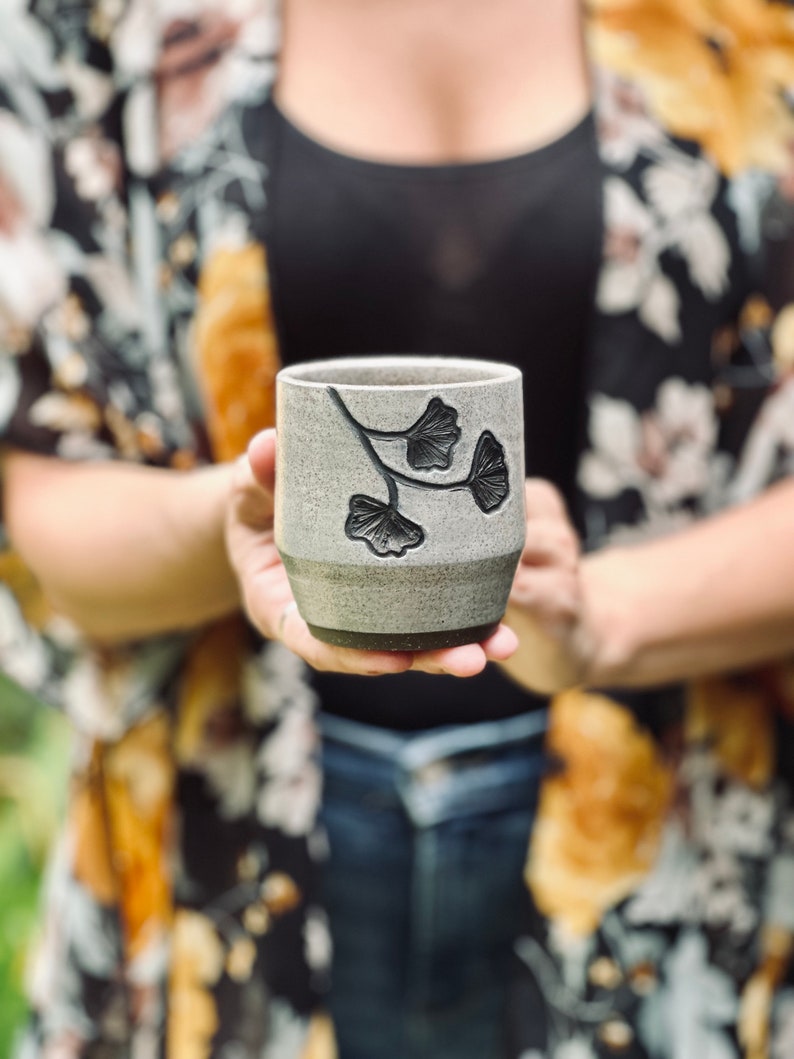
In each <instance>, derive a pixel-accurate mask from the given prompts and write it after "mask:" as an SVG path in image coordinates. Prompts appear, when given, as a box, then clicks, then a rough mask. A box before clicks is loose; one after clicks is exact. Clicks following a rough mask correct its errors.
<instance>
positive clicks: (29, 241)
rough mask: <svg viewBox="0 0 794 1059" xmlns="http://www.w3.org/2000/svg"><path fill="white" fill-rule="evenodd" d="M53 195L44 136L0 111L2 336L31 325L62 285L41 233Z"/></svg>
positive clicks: (57, 296) (52, 256)
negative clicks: (14, 329) (7, 332)
mask: <svg viewBox="0 0 794 1059" xmlns="http://www.w3.org/2000/svg"><path fill="white" fill-rule="evenodd" d="M53 196H54V189H53V182H52V173H51V169H50V166H49V152H48V148H47V144H46V143H45V141H44V138H43V137H42V136H40V135H38V134H37V133H36V132H35V131H33V130H31V129H28V128H25V127H24V126H23V125H22V124H21V123H20V122H18V121H17V120H16V119H15V118H14V117H12V116H11V115H10V114H9V113H7V112H0V338H2V337H3V336H4V332H6V331H7V330H8V331H11V330H12V329H13V328H17V329H18V328H22V329H29V328H31V327H33V325H34V324H35V323H37V322H38V320H39V318H40V317H41V315H42V313H43V312H44V311H45V310H46V309H47V308H49V306H50V305H52V304H54V303H55V302H56V301H57V300H58V299H59V298H60V297H61V296H62V294H63V293H64V291H65V279H64V276H63V273H62V272H61V269H60V267H59V266H58V264H57V263H56V261H55V258H54V255H53V254H52V252H51V250H50V248H49V247H48V246H47V243H46V241H45V239H44V237H43V236H42V235H41V234H40V229H42V228H44V227H45V226H46V224H47V223H48V221H49V219H50V215H51V213H52V209H53V201H54V198H53ZM10 344H11V347H12V348H14V346H15V344H16V343H15V342H14V341H13V340H12V339H10Z"/></svg>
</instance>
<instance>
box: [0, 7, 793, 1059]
mask: <svg viewBox="0 0 794 1059" xmlns="http://www.w3.org/2000/svg"><path fill="white" fill-rule="evenodd" d="M591 8H592V9H591V10H590V11H589V12H588V47H589V53H590V58H591V62H592V69H593V90H594V97H595V98H594V106H595V109H596V117H597V125H598V133H599V141H600V152H601V163H602V173H603V223H604V251H603V260H602V264H601V270H600V275H599V280H598V284H597V290H596V292H595V299H594V305H593V312H592V318H591V327H590V341H589V346H588V351H587V393H586V405H585V411H584V416H585V426H584V430H583V436H582V448H581V458H580V463H579V475H578V484H579V488H580V495H579V504H578V509H577V511H576V512H575V516H576V518H577V521H578V523H579V525H580V527H581V529H582V532H583V535H584V538H585V541H586V545H587V547H589V548H596V547H600V546H602V545H604V544H606V543H609V542H611V541H625V540H628V539H639V538H642V537H647V536H649V535H653V534H661V533H666V532H671V531H675V530H676V529H679V528H681V527H684V526H686V525H688V524H689V523H690V522H691V521H692V520H694V519H696V518H698V517H701V516H703V515H707V514H709V513H710V512H713V511H716V510H718V509H719V508H721V507H723V506H725V505H727V504H730V503H735V502H739V501H742V500H744V499H746V498H748V497H750V496H752V495H753V494H754V493H756V492H758V491H759V490H761V489H762V488H763V487H764V486H765V485H766V484H768V483H769V482H772V481H774V480H775V479H776V478H779V477H781V476H783V475H785V474H787V473H791V472H792V470H794V265H792V260H794V259H792V258H791V257H789V258H788V259H787V260H788V270H789V271H788V274H787V272H786V266H785V261H786V256H785V255H786V253H787V252H788V250H787V247H788V244H787V225H788V224H790V221H791V216H792V213H794V147H793V146H792V145H794V122H793V121H792V115H791V112H790V109H789V107H788V105H787V104H788V103H789V102H791V95H790V94H787V92H788V90H789V89H790V86H792V85H794V10H792V9H791V7H790V6H789V5H787V4H785V3H780V2H775V0H593V2H592V4H591ZM278 44H279V15H278V10H277V8H276V7H275V5H274V3H273V0H236V2H232V3H229V2H227V0H6V2H5V3H4V4H3V6H2V11H0V434H2V436H3V437H4V438H5V439H6V440H7V441H8V443H9V444H12V445H15V446H18V447H22V448H26V449H30V450H34V451H39V452H43V453H52V454H56V455H58V456H60V457H62V458H65V459H70V460H71V459H74V460H77V459H80V460H82V459H118V460H127V461H139V462H145V463H149V464H153V465H158V466H163V467H170V468H174V469H176V470H179V469H188V468H191V467H194V466H197V465H199V464H202V463H204V462H207V461H211V460H226V459H230V458H233V457H234V456H236V455H238V454H239V453H241V452H242V451H243V450H244V448H245V445H246V442H247V439H248V438H249V437H250V436H251V434H252V433H254V432H255V431H256V430H258V429H260V428H261V427H263V426H265V425H268V424H269V423H271V422H272V419H273V386H272V383H273V377H274V374H275V371H276V370H277V367H278V351H277V343H276V334H275V328H274V323H273V318H272V314H271V306H270V299H269V292H268V282H267V269H266V255H265V247H266V244H267V237H268V222H269V217H268V202H269V189H268V177H269V167H268V159H267V145H266V143H264V142H263V137H262V136H261V134H260V123H259V120H258V115H259V114H260V108H261V107H262V104H263V102H264V101H265V100H266V98H267V96H268V93H269V92H270V90H271V87H272V85H273V81H274V77H275V73H276V63H277V56H278ZM762 247H764V248H765V254H764V255H760V254H759V250H760V249H761V248H762ZM786 279H789V280H790V282H789V286H788V290H787V289H786V284H785V280H786ZM89 517H90V516H89ZM132 517H135V513H134V512H133V513H131V518H132ZM760 545H761V546H763V544H762V542H760ZM0 576H1V577H2V583H0V665H2V667H3V669H4V670H5V671H6V672H7V673H8V674H9V675H10V676H11V677H12V678H14V679H16V680H18V681H19V682H20V683H23V684H25V685H26V686H28V687H30V688H32V689H34V690H35V691H37V692H38V693H39V694H40V695H42V696H44V697H45V698H50V699H52V700H53V701H57V702H58V703H59V704H60V706H61V707H62V708H63V709H64V710H66V711H67V712H68V715H69V716H70V718H71V720H72V722H73V725H74V729H75V732H76V752H75V759H74V768H73V775H72V781H71V788H70V794H69V802H68V811H67V816H66V820H65V824H64V830H63V835H62V839H61V841H60V842H59V844H58V847H57V849H56V850H55V852H54V857H53V865H52V871H51V877H50V881H49V886H48V896H47V904H46V910H45V916H44V922H43V930H42V939H41V944H40V946H39V949H38V952H37V955H36V958H35V960H34V964H33V971H32V976H31V989H32V995H31V1003H32V1019H31V1023H30V1027H29V1029H28V1032H27V1035H26V1036H25V1037H24V1040H23V1041H22V1047H21V1052H22V1055H23V1056H24V1057H25V1059H34V1057H46V1059H56V1057H57V1059H77V1057H90V1059H100V1057H101V1059H115V1057H122V1056H124V1057H130V1059H155V1057H159V1056H167V1057H168V1059H208V1057H214V1059H249V1057H250V1059H252V1057H255V1056H256V1057H260V1059H290V1057H293V1056H295V1057H297V1056H301V1055H305V1056H309V1055H312V1056H317V1057H324V1059H325V1057H329V1056H332V1055H333V1041H332V1031H331V1028H330V1026H329V1025H328V1023H327V1022H325V1021H323V1020H322V1019H319V1018H312V1016H313V1014H314V1013H315V1012H317V1011H318V1010H319V1008H320V1006H321V1003H322V993H323V990H324V989H325V988H326V984H327V973H328V965H329V955H330V947H329V941H328V929H327V923H326V920H325V917H324V913H323V910H322V908H321V907H320V906H319V904H318V903H317V900H316V894H315V882H314V871H313V866H314V865H315V864H316V862H317V860H318V858H319V857H321V855H322V848H323V839H322V835H321V834H320V833H319V831H318V828H317V825H316V810H317V805H318V800H319V795H320V786H321V777H320V774H319V771H318V766H317V762H316V753H315V752H316V736H315V729H314V726H313V711H314V709H315V706H316V703H315V701H314V695H313V693H312V691H311V689H310V687H309V684H308V683H307V681H306V678H305V671H304V667H303V664H302V663H301V662H300V661H299V660H298V659H297V658H296V657H294V656H293V655H292V654H290V653H289V652H288V651H286V650H285V649H284V648H282V647H281V646H280V645H279V644H268V643H262V642H261V640H260V639H259V638H258V637H257V636H255V635H254V633H253V632H252V631H251V630H250V629H249V628H248V627H247V626H246V624H245V622H244V621H243V619H242V618H240V617H233V618H230V619H228V620H226V621H222V622H218V623H215V624H213V625H211V626H210V627H207V628H205V629H201V630H199V631H198V632H196V633H194V634H190V635H187V634H181V635H178V636H177V635H175V636H165V637H158V638H155V639H152V640H147V641H145V642H140V643H132V644H130V645H128V646H126V647H124V648H123V649H114V650H98V649H96V648H95V647H93V646H92V645H91V644H88V643H84V642H82V641H81V638H80V636H79V634H78V633H77V631H76V630H74V629H73V628H71V627H70V626H69V625H68V623H66V622H65V621H64V620H63V619H62V618H61V617H59V616H58V615H57V614H55V613H53V612H52V611H51V610H50V609H49V607H48V606H47V605H46V603H44V602H43V600H42V599H41V597H40V596H39V595H38V594H37V591H36V587H35V584H34V583H33V581H32V579H31V578H30V576H29V574H28V573H27V572H26V570H25V569H24V567H23V565H22V564H21V562H20V561H19V560H18V558H17V557H16V556H15V555H14V553H13V552H12V551H10V550H6V551H4V552H0ZM682 576H684V574H683V573H682ZM548 742H549V752H550V754H552V755H553V757H554V758H555V760H556V761H557V763H558V767H556V768H555V769H554V770H553V771H552V772H551V773H550V775H549V776H548V777H547V779H546V780H544V784H543V788H542V791H541V798H540V805H539V810H538V817H537V823H536V826H535V828H534V830H533V835H532V841H531V847H530V850H529V854H528V858H527V867H526V883H527V901H526V910H525V916H524V919H523V921H522V922H521V923H517V924H516V939H517V940H516V986H515V991H514V995H513V998H512V1004H511V1019H510V1027H509V1035H510V1040H511V1048H512V1054H513V1055H514V1057H516V1059H518V1057H520V1059H595V1057H606V1056H613V1055H616V1056H617V1055H620V1056H622V1057H630V1059H660V1057H664V1059H735V1057H739V1056H744V1057H746V1059H791V1056H792V1055H794V970H793V969H792V950H793V948H794V804H792V788H793V787H794V667H791V666H788V667H787V666H786V665H785V664H782V663H781V664H780V665H774V666H768V667H766V668H765V669H764V670H763V672H760V673H754V674H744V675H741V676H736V677H730V678H727V677H726V678H719V677H715V678H714V679H710V680H704V681H700V682H698V683H697V684H696V685H695V686H693V687H690V688H686V689H684V688H665V689H662V690H658V691H648V692H644V693H632V694H631V695H627V694H624V693H621V692H617V691H616V692H609V691H608V690H607V691H600V692H599V693H597V694H596V693H590V692H588V691H586V690H583V689H577V690H571V691H569V692H566V693H565V694H562V695H560V696H558V697H557V698H556V699H555V700H554V702H553V703H552V706H551V721H550V732H549V737H548Z"/></svg>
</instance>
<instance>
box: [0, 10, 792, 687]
mask: <svg viewBox="0 0 794 1059" xmlns="http://www.w3.org/2000/svg"><path fill="white" fill-rule="evenodd" d="M284 16H285V24H284V30H285V31H284V42H283V47H282V53H281V60H280V65H279V77H278V82H277V84H276V98H277V100H278V102H279V104H280V105H281V106H282V107H283V108H284V109H285V110H286V111H287V113H288V114H289V116H290V117H291V118H293V120H295V121H297V122H299V123H300V124H301V126H302V127H303V128H304V129H306V130H307V131H308V132H309V133H310V134H314V135H317V136H319V137H321V138H322V139H323V140H324V141H325V142H327V143H329V144H331V145H333V146H335V147H337V148H338V149H341V150H346V151H350V152H351V153H354V154H361V155H363V156H367V157H373V158H381V159H384V160H390V161H393V162H395V161H396V162H414V163H424V164H433V163H437V162H449V161H467V160H473V159H481V158H487V157H503V156H505V155H509V154H513V153H520V152H521V151H524V150H529V149H531V148H532V147H534V146H537V145H538V144H540V143H542V142H544V141H547V140H550V139H554V138H555V137H556V136H558V135H559V134H560V133H561V131H564V130H565V129H566V128H569V127H570V126H571V125H572V124H573V123H574V122H575V121H576V120H578V119H579V118H580V117H581V115H582V114H583V113H584V111H585V110H586V108H587V106H588V105H589V79H588V74H587V68H586V63H585V61H584V60H585V56H584V51H583V48H582V34H581V24H580V12H579V0H556V2H555V3H554V4H549V3H547V2H541V0H496V2H495V3H493V4H490V5H487V6H486V5H483V4H482V3H480V2H479V0H476V2H475V0H422V2H421V3H419V2H418V0H406V2H404V3H401V4H399V5H395V4H394V3H393V2H391V0H375V2H367V3H363V2H362V0H287V3H286V4H285V5H284ZM362 86H365V87H366V90H365V91H362ZM272 453H273V440H272V435H265V436H264V437H262V436H259V437H258V438H257V439H255V440H254V441H253V443H252V446H251V449H250V452H249V455H250V460H249V461H243V462H241V463H238V464H236V465H231V464H226V465H220V466H217V467H209V468H202V469H199V470H195V471H188V472H176V471H166V470H156V469H152V468H147V467H140V466H130V465H126V464H123V463H91V464H80V465H74V464H68V463H66V462H64V461H61V460H58V459H56V458H53V457H42V456H35V455H32V454H26V453H21V452H8V453H7V454H6V455H5V458H4V461H3V465H4V467H3V471H4V484H5V490H4V507H5V513H6V517H7V520H8V524H9V526H10V532H11V536H12V539H13V541H14V542H15V544H16V546H17V548H18V549H19V551H20V552H21V553H22V555H23V557H24V558H25V559H26V560H27V562H28V564H29V565H30V567H31V568H32V569H33V571H34V572H35V573H36V574H37V576H38V578H39V580H40V582H41V583H42V585H43V587H44V589H45V592H46V593H47V595H48V596H49V598H50V599H51V600H52V601H53V603H54V604H55V605H56V606H57V607H58V608H59V609H60V610H62V611H63V612H64V613H66V614H68V615H70V616H71V617H72V618H73V619H74V620H75V622H76V623H77V624H78V625H79V626H80V627H81V628H82V629H83V630H84V631H85V632H86V634H87V635H88V636H89V637H91V638H92V639H95V640H97V641H99V642H105V643H119V642H125V641H127V640H130V639H136V638H139V637H144V636H149V635H154V634H157V633H161V632H167V631H170V630H176V629H189V628H193V627H196V626H199V625H201V624H203V623H205V622H206V621H209V620H212V619H213V618H217V617H220V616H222V615H224V614H228V613H230V612H232V611H234V610H235V609H237V608H238V607H239V606H240V605H241V602H244V604H245V606H246V609H247V610H248V613H249V615H250V617H251V618H252V620H253V621H254V623H255V624H256V625H257V626H258V627H259V628H260V629H261V630H262V632H263V633H264V634H265V635H266V636H271V637H274V636H276V637H281V638H283V639H284V640H285V642H287V643H288V644H289V646H290V647H292V648H293V649H294V650H296V651H297V653H298V654H300V655H302V656H303V657H304V658H306V659H307V661H309V662H310V663H311V664H312V665H315V666H317V667H318V668H330V669H340V670H344V671H353V672H362V673H378V672H398V671H401V670H404V669H407V668H420V669H426V670H428V671H431V672H450V673H455V674H457V675H460V676H466V675H471V674H473V673H476V672H478V671H479V670H480V669H482V667H483V666H484V665H485V663H486V661H487V660H488V659H492V660H496V661H505V662H507V658H508V656H510V655H511V654H512V660H511V661H510V662H509V663H508V669H509V671H510V672H511V673H512V674H513V675H514V676H515V677H516V679H518V680H520V681H521V682H523V683H525V684H527V685H528V686H531V687H535V688H539V689H542V690H554V689H555V688H557V687H560V686H565V685H567V684H570V683H571V682H573V681H578V680H583V679H585V680H589V681H591V682H595V683H599V682H604V683H626V684H636V683H653V682H655V681H656V680H662V679H675V678H676V677H680V676H690V675H693V674H695V673H698V672H705V671H711V670H714V669H721V668H726V667H728V668H730V667H733V666H736V665H742V664H749V663H752V662H755V661H759V660H763V659H765V658H767V657H771V656H773V655H774V654H777V653H780V652H781V651H783V650H787V649H788V648H790V647H794V633H793V632H792V628H791V626H792V609H791V608H792V606H794V591H792V588H794V584H792V582H793V581H794V571H792V564H791V560H789V559H788V558H787V555H788V554H789V553H790V552H791V549H790V544H789V542H790V541H791V539H792V537H791V532H790V530H791V517H792V515H791V491H790V488H788V487H778V489H776V490H774V491H771V492H770V493H769V494H767V495H765V496H764V497H762V498H759V500H757V501H753V502H752V503H750V504H748V505H747V507H746V508H744V509H742V510H741V511H738V512H735V513H731V514H730V515H725V516H721V517H719V518H717V519H714V520H708V521H707V522H704V523H703V524H702V526H699V527H697V528H695V529H693V530H691V531H687V532H686V533H683V534H680V535H677V536H676V537H674V538H670V539H669V540H666V541H664V542H657V543H656V544H653V545H647V546H638V547H637V548H633V549H620V550H618V549H607V550H606V551H604V552H603V553H600V554H598V555H595V556H592V557H587V558H586V559H580V558H579V548H578V542H577V541H576V539H575V535H574V534H573V531H572V530H571V527H570V526H569V524H568V522H567V518H566V516H565V513H564V510H563V509H562V507H561V504H560V502H559V498H558V497H556V494H555V493H554V491H553V489H552V487H550V486H548V485H545V484H543V483H537V482H535V483H530V485H529V492H528V501H529V520H528V529H527V548H526V550H525V554H524V558H523V560H522V562H521V565H520V568H519V573H518V575H517V578H516V583H515V588H514V592H513V596H512V599H511V606H510V609H509V612H508V616H507V620H508V623H509V625H511V626H512V627H513V628H514V629H515V631H516V632H517V633H518V635H519V640H520V648H519V650H517V651H515V653H514V654H513V652H514V649H515V647H516V639H515V637H514V635H513V633H511V632H509V631H507V630H506V629H504V628H503V629H501V630H500V631H499V632H498V633H497V634H496V636H495V637H494V638H492V639H491V640H490V641H488V642H487V643H486V644H484V645H470V646H468V647H463V648H456V649H454V650H451V651H446V652H430V653H418V654H409V653H401V654H387V653H375V652H354V651H349V650H344V649H338V648H336V649H332V648H329V647H328V646H327V645H320V644H319V642H318V641H316V640H314V639H313V638H312V637H311V636H310V634H309V633H308V629H307V628H306V627H305V625H304V623H303V622H302V621H301V619H300V617H299V615H298V614H297V612H296V611H295V610H294V609H292V608H290V607H289V603H290V596H289V590H288V586H287V583H286V578H285V576H284V574H283V569H282V568H281V567H280V564H279V563H278V561H277V557H276V554H275V549H274V547H273V544H272V532H271V514H272V500H271V496H270V492H271V489H272ZM761 538H763V540H764V548H763V549H760V548H758V546H757V544H758V540H759V539H761ZM683 570H686V571H687V576H686V577H685V578H684V577H683V576H682V571H683ZM737 571H739V572H738V573H737Z"/></svg>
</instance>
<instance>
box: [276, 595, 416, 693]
mask: <svg viewBox="0 0 794 1059" xmlns="http://www.w3.org/2000/svg"><path fill="white" fill-rule="evenodd" d="M281 626H282V628H281V633H282V635H281V642H282V643H283V644H284V646H285V647H288V648H289V649H290V650H291V651H294V652H295V654H296V655H299V656H300V657H301V658H302V659H303V660H304V661H305V662H308V664H309V665H310V666H312V668H314V669H317V670H319V671H320V672H325V673H350V674H357V675H359V676H373V677H374V676H384V675H386V674H388V673H403V672H405V670H406V669H410V667H411V662H412V661H413V655H412V654H411V652H410V651H359V650H356V649H354V648H351V647H335V646H334V645H333V644H327V643H323V641H322V640H318V639H317V638H316V637H315V636H312V633H311V631H310V629H309V626H308V625H307V624H306V622H305V621H304V620H303V618H302V617H301V616H300V614H299V613H298V611H297V610H295V609H292V610H290V611H289V612H288V613H287V615H286V617H285V619H284V621H283V622H282V623H281Z"/></svg>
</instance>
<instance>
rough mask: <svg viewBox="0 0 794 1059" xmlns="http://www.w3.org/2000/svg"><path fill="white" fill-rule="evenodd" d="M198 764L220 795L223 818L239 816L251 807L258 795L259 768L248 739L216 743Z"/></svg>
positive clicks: (214, 790) (208, 781) (220, 811)
mask: <svg viewBox="0 0 794 1059" xmlns="http://www.w3.org/2000/svg"><path fill="white" fill-rule="evenodd" d="M198 768H199V769H200V771H201V772H202V773H203V775H204V776H205V777H206V779H207V783H208V784H209V787H210V790H211V791H212V793H213V794H214V795H215V797H216V798H217V799H218V803H217V809H218V813H219V815H220V816H221V817H223V819H224V820H234V819H237V818H239V817H241V816H244V815H245V814H246V813H248V812H249V811H250V810H251V808H252V807H253V804H254V800H255V798H256V770H255V767H254V750H253V747H252V745H251V743H250V742H249V741H247V740H240V741H238V742H235V743H232V744H231V745H229V746H227V747H213V750H212V753H211V754H207V755H206V757H205V758H204V760H202V761H201V762H200V763H199V764H198Z"/></svg>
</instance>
